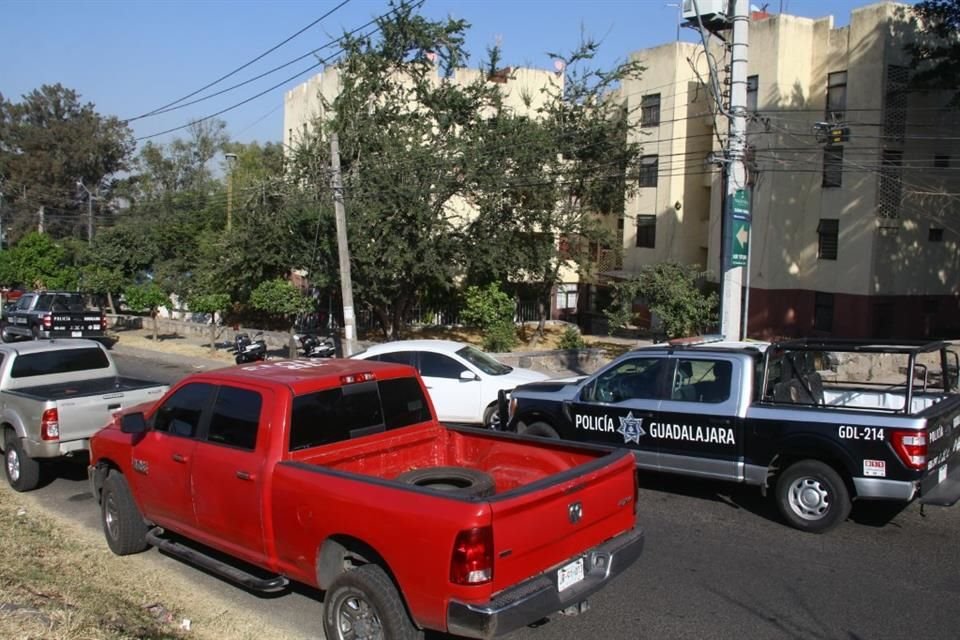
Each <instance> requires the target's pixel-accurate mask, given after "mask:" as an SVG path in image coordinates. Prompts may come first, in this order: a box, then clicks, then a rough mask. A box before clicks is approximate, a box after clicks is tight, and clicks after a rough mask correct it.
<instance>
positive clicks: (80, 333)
mask: <svg viewBox="0 0 960 640" xmlns="http://www.w3.org/2000/svg"><path fill="white" fill-rule="evenodd" d="M70 336H71V337H73V338H80V337H82V336H83V331H71V332H70Z"/></svg>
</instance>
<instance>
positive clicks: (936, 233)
mask: <svg viewBox="0 0 960 640" xmlns="http://www.w3.org/2000/svg"><path fill="white" fill-rule="evenodd" d="M927 240H929V241H930V242H943V229H941V228H939V227H930V233H929V234H928V235H927Z"/></svg>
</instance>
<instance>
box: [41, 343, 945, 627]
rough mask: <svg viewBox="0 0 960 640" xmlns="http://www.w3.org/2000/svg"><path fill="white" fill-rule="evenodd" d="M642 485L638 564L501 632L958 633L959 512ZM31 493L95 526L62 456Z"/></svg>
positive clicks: (175, 363)
mask: <svg viewBox="0 0 960 640" xmlns="http://www.w3.org/2000/svg"><path fill="white" fill-rule="evenodd" d="M115 356H116V359H117V361H118V364H119V366H120V367H121V370H122V373H124V374H125V375H133V376H137V377H147V378H152V379H164V380H167V381H173V380H175V379H177V378H179V377H180V376H181V375H183V374H185V373H187V372H189V371H190V370H193V367H191V366H190V365H189V364H188V363H185V362H184V361H183V360H182V359H173V358H164V359H163V360H157V359H154V358H151V359H149V360H148V359H141V358H136V357H131V356H129V355H124V354H123V353H116V354H115ZM640 482H641V487H642V488H641V491H640V517H639V519H640V526H642V527H643V528H644V530H645V531H646V536H647V542H646V548H645V551H644V554H643V556H642V557H641V559H640V561H639V562H638V563H637V564H636V565H634V566H633V567H632V568H631V569H630V570H629V571H628V572H627V573H625V574H624V575H622V576H621V577H619V578H618V579H617V581H616V582H614V583H612V584H611V585H610V586H609V587H608V588H607V589H605V590H604V591H602V592H600V593H599V594H597V595H596V596H595V597H594V598H593V599H592V600H591V607H592V608H591V610H590V611H588V612H587V613H585V614H582V615H580V616H577V617H563V616H559V615H557V616H551V618H550V619H549V620H546V621H543V622H542V623H541V624H538V625H536V626H534V627H530V628H526V629H523V630H520V631H518V632H515V633H514V634H511V635H510V636H508V637H509V638H512V639H514V640H520V639H530V640H533V639H536V640H582V639H584V638H605V639H611V640H621V639H623V640H627V639H630V640H632V639H639V638H657V639H673V638H697V639H702V638H796V639H836V640H855V639H867V638H870V639H874V638H877V639H881V638H894V639H896V638H923V639H924V640H935V639H939V638H943V639H944V640H947V639H949V640H954V639H955V638H957V637H960V539H958V533H960V507H957V508H951V509H941V508H928V509H926V511H925V512H922V511H921V509H920V507H919V505H916V504H914V505H910V506H909V507H907V508H906V509H904V510H902V511H900V512H898V513H891V512H890V510H889V509H884V508H880V505H878V504H876V503H875V504H869V503H865V504H860V505H857V506H855V507H854V512H853V514H852V517H851V519H850V520H849V521H847V522H846V523H844V524H843V525H842V526H840V527H839V528H838V529H836V530H834V531H833V532H831V533H829V534H826V535H822V536H815V535H811V534H805V533H801V532H798V531H795V530H793V529H790V528H788V527H786V526H785V525H783V524H781V523H780V521H779V519H778V517H777V515H776V511H775V509H773V508H772V506H771V504H770V503H769V502H768V501H767V500H765V499H763V498H762V497H761V496H760V495H759V493H758V492H757V491H756V490H754V489H748V488H744V487H737V486H734V485H727V484H720V483H709V482H703V481H692V480H687V479H680V478H672V477H666V476H656V475H646V474H644V475H642V476H641V478H640ZM35 495H36V496H37V498H39V499H41V500H43V501H44V502H45V503H47V504H48V505H49V506H52V507H54V508H56V509H58V510H60V511H62V512H64V513H67V514H69V515H71V516H72V517H74V518H76V519H77V520H79V521H81V522H83V523H84V524H86V525H88V526H90V527H92V528H97V529H99V522H98V519H97V515H98V514H97V510H96V509H95V508H94V506H93V502H92V498H91V497H90V495H89V493H88V491H87V486H86V483H85V476H84V470H83V467H82V465H77V464H74V465H61V467H60V473H59V477H58V478H57V479H55V480H54V481H53V482H51V483H50V484H49V485H47V486H45V487H43V488H41V489H39V490H38V491H37V492H35ZM415 551H416V550H412V552H415ZM147 553H148V554H150V555H152V556H153V557H154V559H155V561H157V562H164V563H170V564H172V565H175V566H177V567H178V570H179V571H182V572H183V574H184V575H186V576H188V577H189V578H190V579H191V580H192V581H194V582H195V584H196V586H197V588H198V589H212V590H216V591H217V592H218V593H219V594H220V595H221V596H222V597H224V598H225V599H227V600H228V601H229V602H232V603H235V605H236V607H237V609H238V610H241V609H243V610H247V611H253V612H256V613H258V614H260V615H262V616H263V618H264V619H265V620H271V621H273V622H274V624H275V625H276V628H277V630H278V631H282V632H285V633H286V634H289V635H292V636H294V637H303V638H321V637H322V631H321V630H320V624H319V616H320V608H321V602H322V596H321V594H319V593H318V592H314V591H312V590H310V589H306V588H303V589H297V590H294V591H291V592H289V593H285V594H281V595H279V596H273V597H260V596H257V595H254V594H250V593H247V592H245V591H243V590H242V589H239V588H237V587H235V586H233V585H232V584H229V583H225V582H222V581H220V580H219V579H217V578H214V577H212V576H210V575H207V574H205V573H204V572H202V571H199V570H197V569H195V568H193V567H190V566H187V565H183V564H181V563H179V562H178V561H177V560H175V559H173V558H169V557H164V556H162V555H160V554H159V553H158V552H157V551H155V550H151V551H149V552H147ZM435 637H439V636H435Z"/></svg>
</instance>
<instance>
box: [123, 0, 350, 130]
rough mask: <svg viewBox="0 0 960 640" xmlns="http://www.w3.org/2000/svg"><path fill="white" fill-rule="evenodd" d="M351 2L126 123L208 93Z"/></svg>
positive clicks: (338, 6)
mask: <svg viewBox="0 0 960 640" xmlns="http://www.w3.org/2000/svg"><path fill="white" fill-rule="evenodd" d="M351 1H352V0H342V1H341V2H340V4H338V5H337V6H335V7H334V8H333V9H330V10H329V11H327V12H326V13H324V14H323V15H322V16H320V17H319V18H317V19H316V20H314V21H313V22H311V23H310V24H308V25H307V26H305V27H303V28H302V29H300V30H299V31H297V32H296V33H294V34H293V35H291V36H289V37H287V38H286V39H284V40H283V41H282V42H280V43H279V44H276V45H274V46H272V47H270V48H269V49H267V50H266V51H264V52H263V53H261V54H260V55H258V56H257V57H255V58H254V59H252V60H250V61H248V62H246V63H244V64H242V65H240V66H239V67H237V68H236V69H234V70H233V71H230V72H229V73H226V74H224V75H222V76H220V77H219V78H217V79H216V80H214V81H213V82H211V83H209V84H206V85H204V86H202V87H200V88H199V89H197V90H196V91H194V92H192V93H188V94H187V95H185V96H183V97H181V98H178V99H176V100H174V101H173V102H168V103H167V104H165V105H163V106H162V107H157V108H156V109H154V110H153V111H148V112H147V113H144V114H141V115H139V116H136V117H134V118H130V119H129V120H126V122H133V121H134V120H140V119H141V118H146V117H148V116H152V115H155V114H157V113H160V112H162V111H163V110H164V109H167V108H168V107H172V106H173V105H175V104H179V103H180V102H183V101H184V100H188V99H190V98H192V97H193V96H195V95H197V94H198V93H201V92H202V91H206V90H207V89H209V88H210V87H212V86H214V85H217V84H219V83H220V82H222V81H224V80H226V79H227V78H229V77H231V76H233V75H235V74H236V73H239V72H240V71H243V70H244V69H246V68H247V67H249V66H250V65H252V64H253V63H255V62H257V61H258V60H261V59H263V58H264V57H266V56H267V55H269V54H271V53H273V52H274V51H276V50H277V49H279V48H280V47H282V46H283V45H285V44H287V43H288V42H290V41H291V40H293V39H294V38H296V37H297V36H299V35H300V34H302V33H303V32H305V31H307V30H308V29H310V28H311V27H313V26H314V25H316V24H318V23H319V22H321V21H323V20H325V19H326V18H328V17H330V16H331V15H332V14H333V13H334V12H336V11H337V10H338V9H340V8H341V7H343V6H344V5H346V4H348V3H349V2H351Z"/></svg>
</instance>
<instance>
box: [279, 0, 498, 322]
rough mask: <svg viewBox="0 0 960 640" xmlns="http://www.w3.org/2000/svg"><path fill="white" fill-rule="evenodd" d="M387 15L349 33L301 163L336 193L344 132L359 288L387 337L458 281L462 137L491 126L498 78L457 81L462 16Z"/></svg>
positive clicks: (462, 56)
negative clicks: (487, 115) (366, 29)
mask: <svg viewBox="0 0 960 640" xmlns="http://www.w3.org/2000/svg"><path fill="white" fill-rule="evenodd" d="M377 26H378V30H377V32H376V33H377V35H376V36H374V35H364V36H358V37H353V36H345V37H344V38H343V39H342V41H341V46H342V47H343V49H344V51H345V54H344V59H343V62H342V63H341V64H340V65H339V66H338V69H339V76H340V84H341V91H340V92H339V94H338V95H337V97H336V98H335V99H334V100H333V102H332V103H331V104H329V105H326V106H327V108H326V109H325V110H324V111H325V113H327V114H329V119H327V120H324V121H320V122H317V123H315V126H314V128H313V131H312V133H311V134H310V135H308V136H307V137H306V139H305V140H304V141H303V143H302V144H301V145H300V146H299V147H298V149H297V150H296V153H295V155H294V157H293V158H292V162H291V167H292V169H293V174H294V176H295V178H296V179H297V182H298V183H305V184H310V185H311V186H312V193H314V194H316V197H317V198H318V200H319V199H321V198H322V199H323V200H326V201H328V202H329V201H330V199H331V195H330V191H329V186H328V185H329V183H330V173H329V167H330V151H329V139H330V138H329V134H330V133H333V132H336V133H337V134H338V137H339V144H340V156H341V168H342V176H343V184H344V192H345V199H346V209H347V226H348V237H349V243H350V252H351V272H352V279H353V287H354V295H355V297H356V299H357V300H358V301H362V303H363V304H365V305H366V306H369V307H370V308H371V309H372V310H373V312H374V314H375V316H376V317H377V318H378V320H379V322H380V325H381V328H382V330H383V333H384V336H385V337H388V338H389V337H393V336H396V335H398V334H399V333H401V332H402V331H403V328H404V315H405V313H406V311H407V309H409V308H410V307H411V306H412V305H413V304H414V303H415V302H416V301H417V300H418V299H420V298H422V297H423V296H425V295H427V294H428V293H433V294H434V295H438V294H437V292H450V291H451V290H452V287H453V282H454V279H455V277H456V276H457V274H458V271H459V269H458V264H459V263H460V262H462V260H461V258H460V256H461V253H462V252H461V249H460V247H461V242H462V240H461V234H462V231H463V229H462V219H461V217H460V216H458V215H456V208H455V206H454V205H455V203H456V202H457V201H458V198H460V197H462V196H463V194H464V193H465V189H466V188H467V183H466V181H465V180H464V175H465V173H466V170H467V169H466V166H465V161H466V156H465V154H464V153H463V142H462V141H463V140H465V139H467V138H468V133H467V132H468V131H470V130H472V129H473V128H476V127H478V126H481V124H482V122H483V118H482V114H483V109H484V108H485V107H486V106H488V105H491V104H492V95H493V94H494V93H495V89H494V88H492V87H491V86H490V85H491V83H487V82H485V81H484V80H483V79H478V81H477V82H475V83H472V84H470V85H468V86H462V85H458V84H456V83H454V82H453V80H452V77H451V74H452V73H453V71H454V69H455V68H457V67H458V66H459V65H460V63H462V62H463V61H464V60H466V52H465V51H464V47H463V41H464V32H465V29H466V24H465V23H464V22H463V21H460V20H452V19H448V20H440V21H430V20H427V19H425V18H423V17H422V16H419V15H415V14H414V12H413V9H412V8H411V7H410V5H404V4H398V5H395V6H394V11H393V14H392V15H391V17H390V18H382V19H380V20H379V21H378V24H377ZM435 61H436V63H437V65H439V68H440V72H439V75H438V71H437V65H435ZM411 141H413V142H411ZM330 250H331V252H332V255H333V256H336V253H335V248H333V247H331V248H330ZM330 262H332V265H331V266H334V267H335V265H336V262H335V261H330ZM448 295H449V293H448Z"/></svg>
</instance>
